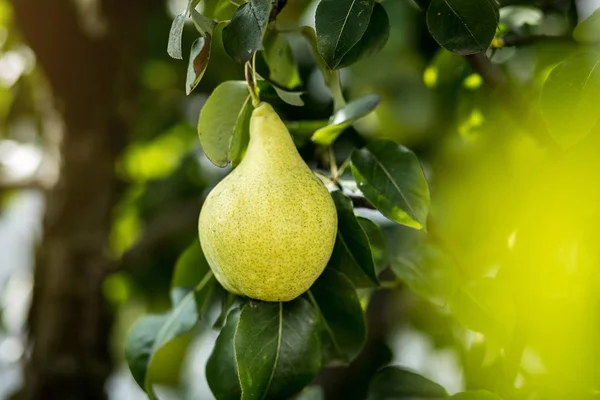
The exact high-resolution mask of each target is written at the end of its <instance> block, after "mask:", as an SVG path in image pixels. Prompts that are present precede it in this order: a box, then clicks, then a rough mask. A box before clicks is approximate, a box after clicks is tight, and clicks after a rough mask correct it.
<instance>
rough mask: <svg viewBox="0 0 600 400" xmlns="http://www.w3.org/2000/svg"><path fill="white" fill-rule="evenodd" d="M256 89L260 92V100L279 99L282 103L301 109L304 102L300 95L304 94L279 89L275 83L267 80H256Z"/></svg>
mask: <svg viewBox="0 0 600 400" xmlns="http://www.w3.org/2000/svg"><path fill="white" fill-rule="evenodd" d="M259 76H260V75H259ZM258 89H259V92H260V97H261V99H262V98H279V99H281V100H282V101H283V102H284V103H286V104H289V105H291V106H296V107H302V106H303V105H304V101H303V100H302V95H303V94H304V92H299V91H290V90H287V89H285V88H282V87H279V86H278V84H277V83H276V82H273V81H270V80H268V79H264V78H262V77H261V79H259V80H258Z"/></svg>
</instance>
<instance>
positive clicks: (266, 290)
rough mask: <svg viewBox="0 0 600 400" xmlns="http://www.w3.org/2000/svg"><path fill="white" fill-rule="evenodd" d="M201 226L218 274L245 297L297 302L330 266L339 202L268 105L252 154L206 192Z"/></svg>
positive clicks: (255, 124)
mask: <svg viewBox="0 0 600 400" xmlns="http://www.w3.org/2000/svg"><path fill="white" fill-rule="evenodd" d="M198 231H199V234H200V243H201V245H202V250H203V251H204V254H205V256H206V259H207V260H208V263H209V265H210V267H211V268H212V270H213V273H214V274H215V277H216V278H217V280H218V281H219V282H220V283H221V284H222V285H223V287H225V289H227V290H229V291H230V292H233V293H236V294H239V295H244V296H248V297H251V298H254V299H259V300H264V301H289V300H293V299H295V298H296V297H298V296H299V295H301V294H302V293H304V292H305V291H306V290H308V289H309V288H310V286H311V285H312V284H313V282H314V281H315V280H316V279H317V278H318V277H319V275H320V274H321V272H323V269H324V268H325V266H326V264H327V262H328V261H329V257H330V256H331V253H332V251H333V246H334V243H335V237H336V233H337V214H336V210H335V205H334V204H333V200H332V199H331V196H330V195H329V192H328V191H327V189H326V188H325V186H324V185H323V183H322V182H321V181H320V180H319V179H318V178H317V177H316V176H315V175H314V174H313V172H312V171H311V170H310V169H309V168H308V166H307V165H306V164H305V163H304V161H303V160H302V158H301V157H300V155H299V154H298V151H297V150H296V147H295V145H294V143H293V141H292V138H291V137H290V134H289V132H288V130H287V128H286V127H285V125H284V124H283V122H282V121H281V119H280V118H279V116H278V115H277V113H275V111H274V110H273V108H272V107H271V106H270V105H269V104H267V103H261V104H260V105H259V106H258V107H257V108H256V109H255V110H254V111H253V113H252V117H251V119H250V142H249V144H248V150H247V152H246V155H245V157H244V159H243V160H242V162H241V163H240V164H239V165H238V167H237V168H236V169H234V170H233V172H231V173H230V174H229V175H228V176H227V177H226V178H225V179H223V180H222V181H221V182H220V183H219V184H218V185H217V186H216V187H215V188H214V189H213V190H212V191H211V192H210V194H209V195H208V197H207V198H206V201H205V202H204V205H203V207H202V211H201V212H200V220H199V224H198Z"/></svg>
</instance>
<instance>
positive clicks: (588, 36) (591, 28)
mask: <svg viewBox="0 0 600 400" xmlns="http://www.w3.org/2000/svg"><path fill="white" fill-rule="evenodd" d="M573 37H574V38H575V40H577V41H578V42H581V43H596V42H599V41H600V8H598V9H597V10H596V11H594V12H593V13H592V15H590V16H589V17H587V18H586V19H584V20H583V21H581V23H580V24H579V25H577V26H576V27H575V30H574V31H573Z"/></svg>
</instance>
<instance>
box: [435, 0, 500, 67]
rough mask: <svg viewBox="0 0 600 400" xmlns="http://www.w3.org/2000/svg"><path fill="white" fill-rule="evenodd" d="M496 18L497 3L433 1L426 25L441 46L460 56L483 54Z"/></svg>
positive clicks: (490, 37) (457, 0) (492, 0)
mask: <svg viewBox="0 0 600 400" xmlns="http://www.w3.org/2000/svg"><path fill="white" fill-rule="evenodd" d="M498 19H499V5H498V3H497V2H496V0H432V1H431V4H430V5H429V8H428V9H427V26H428V27H429V32H430V33H431V35H432V36H433V38H434V39H435V40H436V41H437V42H438V43H439V45H440V46H442V47H443V48H445V49H446V50H448V51H451V52H453V53H456V54H460V55H468V54H475V53H481V52H483V51H486V50H487V49H488V47H489V46H490V44H491V43H492V40H493V39H494V35H495V34H496V27H497V25H498Z"/></svg>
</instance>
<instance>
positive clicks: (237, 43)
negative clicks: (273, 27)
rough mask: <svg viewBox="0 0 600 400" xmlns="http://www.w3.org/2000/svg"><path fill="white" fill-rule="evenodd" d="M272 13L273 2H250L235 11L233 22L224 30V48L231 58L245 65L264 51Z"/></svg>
mask: <svg viewBox="0 0 600 400" xmlns="http://www.w3.org/2000/svg"><path fill="white" fill-rule="evenodd" d="M270 13H271V0H250V1H249V2H248V3H244V4H242V5H241V6H239V7H238V9H237V10H235V13H234V14H233V17H232V18H231V22H229V24H228V25H227V26H226V27H225V28H223V46H224V47H225V51H226V52H227V54H229V56H230V57H231V58H233V59H234V60H236V61H237V62H239V63H245V62H246V61H249V60H250V59H252V56H253V55H254V53H256V52H257V51H258V50H260V49H262V41H263V35H264V34H265V29H266V28H267V24H268V23H269V15H270Z"/></svg>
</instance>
